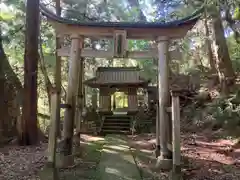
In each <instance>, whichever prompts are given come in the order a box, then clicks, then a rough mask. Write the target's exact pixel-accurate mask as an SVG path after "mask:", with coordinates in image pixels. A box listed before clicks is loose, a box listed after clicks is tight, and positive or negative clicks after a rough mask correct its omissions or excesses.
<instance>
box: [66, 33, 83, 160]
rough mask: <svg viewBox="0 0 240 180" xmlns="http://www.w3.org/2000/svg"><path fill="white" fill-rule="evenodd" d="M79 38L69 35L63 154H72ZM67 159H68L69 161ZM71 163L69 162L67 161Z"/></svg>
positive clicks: (75, 35)
mask: <svg viewBox="0 0 240 180" xmlns="http://www.w3.org/2000/svg"><path fill="white" fill-rule="evenodd" d="M80 48H82V47H81V40H80V37H79V36H78V35H77V34H74V35H72V36H71V56H70V60H69V74H68V87H67V97H66V104H67V105H68V106H69V107H70V108H67V109H66V111H65V116H64V129H63V130H64V131H63V141H64V147H63V149H64V150H63V154H64V156H65V157H66V156H69V157H70V159H72V158H71V157H72V156H70V155H72V140H73V129H74V113H75V107H76V96H77V82H78V70H79V69H78V67H79V57H80ZM70 159H69V161H71V160H70ZM66 160H67V159H66ZM69 163H71V162H69Z"/></svg>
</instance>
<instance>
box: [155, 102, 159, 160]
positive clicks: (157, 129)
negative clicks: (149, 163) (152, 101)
mask: <svg viewBox="0 0 240 180" xmlns="http://www.w3.org/2000/svg"><path fill="white" fill-rule="evenodd" d="M155 107H156V149H155V155H156V157H158V156H160V131H159V127H160V126H159V114H158V113H159V108H158V103H157V104H156V105H155Z"/></svg>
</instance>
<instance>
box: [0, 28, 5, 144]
mask: <svg viewBox="0 0 240 180" xmlns="http://www.w3.org/2000/svg"><path fill="white" fill-rule="evenodd" d="M3 58H5V53H4V51H3V46H2V33H1V26H0V114H1V115H3V114H4V112H5V104H4V83H5V80H4V69H3ZM2 117H3V116H2ZM3 121H4V119H3V118H0V145H1V141H2V140H3Z"/></svg>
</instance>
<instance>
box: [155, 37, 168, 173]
mask: <svg viewBox="0 0 240 180" xmlns="http://www.w3.org/2000/svg"><path fill="white" fill-rule="evenodd" d="M158 57H159V60H158V89H159V90H158V96H159V105H158V107H159V108H158V109H159V111H158V115H159V116H158V118H159V120H158V121H159V123H158V125H159V127H157V128H158V130H159V132H160V147H161V149H160V151H161V156H159V157H158V162H157V166H158V167H159V166H161V165H162V166H161V167H162V168H164V169H168V168H170V167H171V164H172V162H171V161H170V160H171V153H170V151H169V149H168V147H167V141H168V123H170V122H168V120H169V119H168V114H167V112H166V108H167V107H168V106H169V104H170V92H169V78H168V74H169V72H168V39H167V38H166V37H159V38H158ZM169 166H170V167H169Z"/></svg>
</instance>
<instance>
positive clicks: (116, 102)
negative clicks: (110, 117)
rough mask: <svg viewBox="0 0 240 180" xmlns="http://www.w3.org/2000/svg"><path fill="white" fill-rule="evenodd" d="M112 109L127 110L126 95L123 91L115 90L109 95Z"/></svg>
mask: <svg viewBox="0 0 240 180" xmlns="http://www.w3.org/2000/svg"><path fill="white" fill-rule="evenodd" d="M111 109H112V111H118V112H119V111H120V112H123V111H127V110H128V95H127V94H126V92H123V91H116V92H114V93H113V94H112V95H111Z"/></svg>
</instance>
